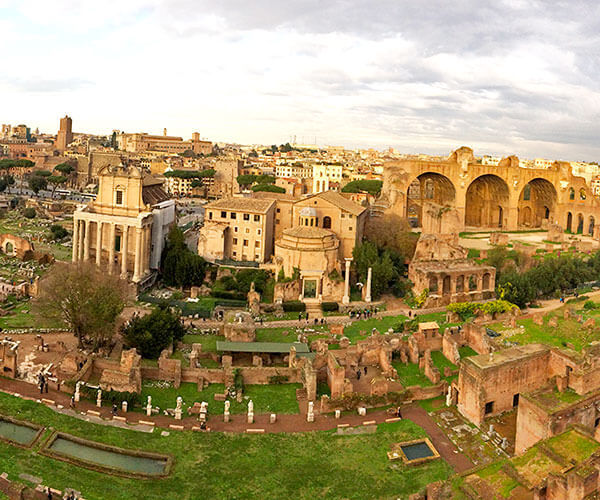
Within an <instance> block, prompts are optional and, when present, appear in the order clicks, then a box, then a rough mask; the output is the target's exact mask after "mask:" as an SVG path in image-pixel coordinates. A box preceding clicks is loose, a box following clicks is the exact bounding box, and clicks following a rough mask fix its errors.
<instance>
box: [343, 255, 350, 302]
mask: <svg viewBox="0 0 600 500" xmlns="http://www.w3.org/2000/svg"><path fill="white" fill-rule="evenodd" d="M350 262H352V259H346V276H345V278H346V281H345V282H344V296H343V297H342V304H349V303H350Z"/></svg>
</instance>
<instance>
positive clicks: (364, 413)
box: [358, 406, 367, 417]
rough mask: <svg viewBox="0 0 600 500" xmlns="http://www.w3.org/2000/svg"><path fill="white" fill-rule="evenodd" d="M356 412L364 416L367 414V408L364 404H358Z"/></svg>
mask: <svg viewBox="0 0 600 500" xmlns="http://www.w3.org/2000/svg"><path fill="white" fill-rule="evenodd" d="M358 414H359V415H360V416H361V417H364V416H365V415H366V414H367V409H366V408H365V407H364V406H360V407H359V408H358Z"/></svg>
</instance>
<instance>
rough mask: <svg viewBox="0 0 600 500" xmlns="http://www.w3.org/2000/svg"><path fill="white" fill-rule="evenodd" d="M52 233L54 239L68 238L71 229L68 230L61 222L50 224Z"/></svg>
mask: <svg viewBox="0 0 600 500" xmlns="http://www.w3.org/2000/svg"><path fill="white" fill-rule="evenodd" d="M50 234H51V236H52V239H54V240H62V239H63V238H66V237H67V236H68V235H69V231H67V230H66V229H65V228H64V227H62V226H61V225H60V224H53V225H52V226H50Z"/></svg>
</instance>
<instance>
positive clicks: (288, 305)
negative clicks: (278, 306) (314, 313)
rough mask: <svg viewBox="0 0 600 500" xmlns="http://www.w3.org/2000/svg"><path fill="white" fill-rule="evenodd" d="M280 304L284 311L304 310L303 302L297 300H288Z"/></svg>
mask: <svg viewBox="0 0 600 500" xmlns="http://www.w3.org/2000/svg"><path fill="white" fill-rule="evenodd" d="M282 306H283V310H284V311H285V312H294V311H296V312H302V311H306V304H305V303H304V302H300V301H299V300H290V301H289V302H284V303H283V304H282Z"/></svg>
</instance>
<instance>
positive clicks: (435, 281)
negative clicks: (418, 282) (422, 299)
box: [429, 276, 438, 293]
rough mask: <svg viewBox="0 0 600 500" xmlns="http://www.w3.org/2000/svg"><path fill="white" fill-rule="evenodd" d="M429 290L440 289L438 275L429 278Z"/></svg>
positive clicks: (435, 290)
mask: <svg viewBox="0 0 600 500" xmlns="http://www.w3.org/2000/svg"><path fill="white" fill-rule="evenodd" d="M429 291H430V292H431V293H436V292H437V291H438V279H437V276H431V277H430V278H429Z"/></svg>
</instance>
